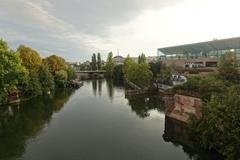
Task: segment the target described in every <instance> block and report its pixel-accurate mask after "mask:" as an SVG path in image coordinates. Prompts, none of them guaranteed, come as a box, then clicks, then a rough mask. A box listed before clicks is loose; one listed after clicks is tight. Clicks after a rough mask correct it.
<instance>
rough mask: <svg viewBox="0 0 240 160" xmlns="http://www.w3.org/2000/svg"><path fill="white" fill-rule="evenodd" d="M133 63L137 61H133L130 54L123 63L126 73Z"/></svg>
mask: <svg viewBox="0 0 240 160" xmlns="http://www.w3.org/2000/svg"><path fill="white" fill-rule="evenodd" d="M133 63H135V62H134V61H133V59H132V58H130V55H128V56H127V58H126V59H125V61H124V63H123V73H124V74H126V73H127V71H128V69H129V67H130V66H131V65H132V64H133Z"/></svg>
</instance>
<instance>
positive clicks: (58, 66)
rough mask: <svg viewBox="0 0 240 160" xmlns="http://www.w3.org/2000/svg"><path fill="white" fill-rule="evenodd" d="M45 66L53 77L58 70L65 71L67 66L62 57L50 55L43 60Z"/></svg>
mask: <svg viewBox="0 0 240 160" xmlns="http://www.w3.org/2000/svg"><path fill="white" fill-rule="evenodd" d="M43 62H44V64H45V65H48V67H49V70H50V72H51V73H52V74H53V75H55V74H56V72H58V71H60V70H66V69H67V64H66V62H65V60H64V59H63V58H62V57H59V56H56V55H52V56H50V57H47V58H45V59H44V60H43Z"/></svg>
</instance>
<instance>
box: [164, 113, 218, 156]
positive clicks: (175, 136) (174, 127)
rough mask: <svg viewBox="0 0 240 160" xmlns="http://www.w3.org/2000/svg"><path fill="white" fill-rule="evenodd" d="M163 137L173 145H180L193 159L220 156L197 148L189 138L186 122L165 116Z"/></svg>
mask: <svg viewBox="0 0 240 160" xmlns="http://www.w3.org/2000/svg"><path fill="white" fill-rule="evenodd" d="M163 139H164V141H166V142H171V143H172V144H173V145H175V146H179V145H181V146H182V149H183V151H184V152H185V153H187V155H188V157H189V159H194V160H220V159H222V157H220V156H219V155H217V154H216V153H210V152H207V151H204V150H203V149H201V148H199V147H198V146H197V145H196V144H195V143H194V142H193V141H192V140H191V139H192V137H191V136H190V134H189V129H188V128H187V126H186V124H183V123H181V122H178V121H176V120H174V119H171V118H169V117H167V116H165V130H164V135H163Z"/></svg>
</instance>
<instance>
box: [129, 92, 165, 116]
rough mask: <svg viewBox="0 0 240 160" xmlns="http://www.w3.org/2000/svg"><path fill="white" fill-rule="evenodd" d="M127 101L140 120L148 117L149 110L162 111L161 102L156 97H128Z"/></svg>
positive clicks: (162, 105)
mask: <svg viewBox="0 0 240 160" xmlns="http://www.w3.org/2000/svg"><path fill="white" fill-rule="evenodd" d="M127 99H128V103H129V105H130V106H131V108H132V110H133V111H134V112H136V114H137V115H138V116H139V117H141V118H146V117H148V116H149V111H150V110H154V109H157V110H158V111H160V112H163V111H164V104H163V101H162V100H161V99H160V97H158V96H150V97H146V96H130V97H127Z"/></svg>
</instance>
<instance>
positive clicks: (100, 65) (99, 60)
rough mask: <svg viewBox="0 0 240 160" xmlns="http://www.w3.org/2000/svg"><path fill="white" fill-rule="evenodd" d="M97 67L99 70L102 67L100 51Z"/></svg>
mask: <svg viewBox="0 0 240 160" xmlns="http://www.w3.org/2000/svg"><path fill="white" fill-rule="evenodd" d="M97 68H98V70H101V69H102V60H101V54H100V53H98V54H97Z"/></svg>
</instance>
